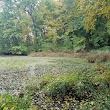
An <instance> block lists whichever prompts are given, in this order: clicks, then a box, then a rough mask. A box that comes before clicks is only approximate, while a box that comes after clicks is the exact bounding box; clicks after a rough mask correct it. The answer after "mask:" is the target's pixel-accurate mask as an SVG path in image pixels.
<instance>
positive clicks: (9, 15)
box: [0, 0, 110, 54]
mask: <svg viewBox="0 0 110 110" xmlns="http://www.w3.org/2000/svg"><path fill="white" fill-rule="evenodd" d="M1 1H2V3H3V5H2V7H1V11H0V53H1V54H28V53H29V52H31V51H48V50H51V51H62V50H72V51H76V52H77V51H80V50H89V49H97V48H98V49H99V48H103V47H106V46H110V43H109V42H110V2H109V1H108V0H1Z"/></svg>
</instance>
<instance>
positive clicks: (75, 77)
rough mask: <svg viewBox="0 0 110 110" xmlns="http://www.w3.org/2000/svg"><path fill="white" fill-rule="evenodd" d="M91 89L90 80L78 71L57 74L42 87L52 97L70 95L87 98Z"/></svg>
mask: <svg viewBox="0 0 110 110" xmlns="http://www.w3.org/2000/svg"><path fill="white" fill-rule="evenodd" d="M92 89H93V84H92V82H91V81H90V80H89V79H88V78H86V77H83V76H82V75H81V74H79V73H74V74H63V75H59V76H58V77H56V78H54V80H53V81H50V82H48V84H46V86H44V87H43V88H42V90H43V91H44V92H45V93H50V94H49V95H50V96H51V97H52V98H64V97H65V96H69V95H70V96H72V97H75V98H76V99H78V100H81V99H86V98H89V96H90V94H91V91H92Z"/></svg>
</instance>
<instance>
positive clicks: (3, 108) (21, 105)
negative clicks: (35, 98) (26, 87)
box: [0, 95, 31, 110]
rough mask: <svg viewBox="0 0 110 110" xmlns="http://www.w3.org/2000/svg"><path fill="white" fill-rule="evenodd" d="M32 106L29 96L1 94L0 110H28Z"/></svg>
mask: <svg viewBox="0 0 110 110" xmlns="http://www.w3.org/2000/svg"><path fill="white" fill-rule="evenodd" d="M30 106H31V105H30V99H29V98H28V97H25V98H23V99H21V98H18V97H13V96H10V95H0V110H8V109H9V110H20V109H22V110H26V109H28V108H30Z"/></svg>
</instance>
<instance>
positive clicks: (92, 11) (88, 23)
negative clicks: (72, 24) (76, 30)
mask: <svg viewBox="0 0 110 110" xmlns="http://www.w3.org/2000/svg"><path fill="white" fill-rule="evenodd" d="M87 1H88V0H83V1H81V2H80V3H79V7H80V9H81V10H80V11H81V12H82V13H84V14H85V29H86V31H89V30H95V21H96V16H101V15H105V16H106V17H107V18H108V19H109V18H110V13H109V12H110V4H107V2H106V0H96V1H94V2H92V4H91V3H90V2H87ZM84 6H85V8H83V7H84Z"/></svg>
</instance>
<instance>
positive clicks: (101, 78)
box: [94, 72, 110, 87]
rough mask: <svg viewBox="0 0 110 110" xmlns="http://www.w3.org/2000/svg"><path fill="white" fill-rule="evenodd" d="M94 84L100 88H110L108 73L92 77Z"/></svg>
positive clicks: (109, 74) (109, 75)
mask: <svg viewBox="0 0 110 110" xmlns="http://www.w3.org/2000/svg"><path fill="white" fill-rule="evenodd" d="M94 83H96V85H99V86H101V87H105V86H106V87H110V72H104V73H102V74H98V75H96V76H95V77H94Z"/></svg>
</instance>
